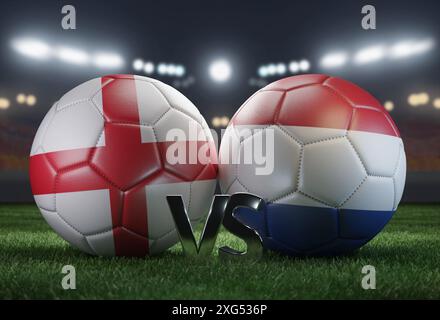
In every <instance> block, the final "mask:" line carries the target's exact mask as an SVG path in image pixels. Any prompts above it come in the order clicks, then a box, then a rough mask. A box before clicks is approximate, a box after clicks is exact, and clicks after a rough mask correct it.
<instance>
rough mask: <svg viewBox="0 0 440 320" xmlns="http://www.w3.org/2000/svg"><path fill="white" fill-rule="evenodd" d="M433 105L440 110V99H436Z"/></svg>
mask: <svg viewBox="0 0 440 320" xmlns="http://www.w3.org/2000/svg"><path fill="white" fill-rule="evenodd" d="M432 105H433V106H434V108H436V109H439V110H440V98H435V99H434V101H433V102H432Z"/></svg>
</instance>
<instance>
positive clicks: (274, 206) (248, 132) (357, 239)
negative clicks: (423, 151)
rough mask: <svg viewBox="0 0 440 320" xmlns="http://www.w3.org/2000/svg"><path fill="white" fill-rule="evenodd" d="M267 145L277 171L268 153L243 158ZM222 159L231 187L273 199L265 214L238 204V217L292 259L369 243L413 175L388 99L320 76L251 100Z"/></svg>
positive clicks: (222, 176) (272, 87)
mask: <svg viewBox="0 0 440 320" xmlns="http://www.w3.org/2000/svg"><path fill="white" fill-rule="evenodd" d="M268 136H270V137H272V138H271V139H267V137H268ZM262 143H263V146H262V147H260V149H262V150H266V158H270V155H271V154H272V155H273V166H272V167H273V170H272V171H270V172H269V171H267V172H264V170H261V169H262V168H261V164H262V163H263V162H262V161H261V159H262V158H261V157H260V158H259V159H257V160H258V161H253V162H249V161H248V162H247V163H246V160H245V159H246V155H247V153H249V152H252V150H254V151H255V149H256V148H257V146H258V145H259V144H262ZM248 156H249V155H248ZM248 158H249V157H248ZM219 161H220V166H219V180H220V186H221V189H222V191H223V192H224V193H229V194H232V193H236V192H249V193H253V194H256V195H259V196H261V197H262V198H264V199H265V200H266V202H267V206H266V208H265V210H264V212H263V213H261V212H260V213H258V212H252V211H250V210H246V209H239V210H237V211H236V217H237V218H238V219H239V220H241V221H242V222H244V223H245V224H247V225H248V226H250V227H251V228H253V229H255V230H257V231H258V233H259V234H260V236H261V238H262V239H263V244H264V245H265V247H266V248H269V249H272V250H275V251H279V252H283V253H286V254H289V255H293V256H301V255H336V254H344V253H348V252H350V251H353V250H355V249H357V248H359V247H361V246H362V245H364V244H365V243H367V242H368V241H369V240H371V239H372V238H373V237H374V236H375V235H376V234H377V233H378V232H380V231H381V230H382V228H383V227H384V226H385V224H386V223H387V222H388V221H389V220H390V219H391V217H392V215H393V213H394V212H395V210H396V209H397V206H398V204H399V201H400V199H401V197H402V192H403V188H404V184H405V174H406V159H405V151H404V147H403V143H402V140H401V138H400V135H399V131H398V129H397V127H396V125H395V124H394V122H393V120H392V119H391V117H390V115H389V114H388V112H387V111H386V110H385V109H384V108H383V107H382V105H381V104H380V103H379V102H378V101H377V100H376V99H375V98H374V97H372V96H371V95H370V94H369V93H367V92H366V91H364V90H363V89H361V88H359V87H358V86H356V85H354V84H352V83H350V82H348V81H345V80H342V79H339V78H334V77H329V76H325V75H312V74H311V75H301V76H295V77H289V78H285V79H282V80H279V81H276V82H273V83H271V84H269V85H267V86H266V87H264V88H262V89H261V90H259V91H258V92H256V93H255V94H254V95H253V96H252V97H251V98H249V99H248V100H247V101H246V102H245V103H244V104H243V105H242V107H241V108H240V109H239V110H238V111H237V112H236V114H235V115H234V117H233V118H232V120H231V122H230V124H229V126H228V128H227V130H226V133H225V134H224V136H223V137H222V143H221V147H220V152H219ZM269 162H270V161H269ZM269 167H270V166H269ZM258 169H260V171H259V170H258ZM262 215H264V216H262Z"/></svg>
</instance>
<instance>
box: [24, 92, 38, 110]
mask: <svg viewBox="0 0 440 320" xmlns="http://www.w3.org/2000/svg"><path fill="white" fill-rule="evenodd" d="M36 103H37V98H36V97H35V96H34V95H33V94H30V95H28V96H27V97H26V104H27V105H28V106H29V107H32V106H34V105H35V104H36Z"/></svg>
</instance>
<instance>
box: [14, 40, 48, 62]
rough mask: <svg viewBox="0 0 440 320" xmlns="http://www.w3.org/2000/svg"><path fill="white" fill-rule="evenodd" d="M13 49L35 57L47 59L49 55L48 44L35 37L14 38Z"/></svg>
mask: <svg viewBox="0 0 440 320" xmlns="http://www.w3.org/2000/svg"><path fill="white" fill-rule="evenodd" d="M12 47H13V48H14V50H15V51H17V52H18V53H20V54H23V55H25V56H28V57H31V58H35V59H47V58H49V57H50V56H51V48H50V46H49V45H48V44H47V43H45V42H43V41H40V40H37V39H16V40H14V41H12Z"/></svg>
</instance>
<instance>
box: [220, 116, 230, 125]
mask: <svg viewBox="0 0 440 320" xmlns="http://www.w3.org/2000/svg"><path fill="white" fill-rule="evenodd" d="M228 124H229V117H227V116H223V117H221V118H220V125H221V126H223V127H226V126H227V125H228Z"/></svg>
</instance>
